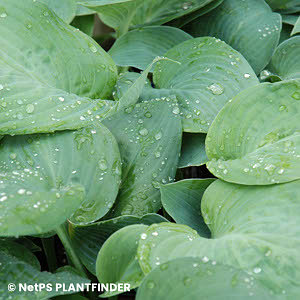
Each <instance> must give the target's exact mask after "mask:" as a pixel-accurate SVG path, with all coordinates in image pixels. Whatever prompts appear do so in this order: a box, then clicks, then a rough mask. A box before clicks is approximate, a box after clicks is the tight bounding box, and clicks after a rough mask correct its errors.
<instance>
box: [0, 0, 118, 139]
mask: <svg viewBox="0 0 300 300" xmlns="http://www.w3.org/2000/svg"><path fill="white" fill-rule="evenodd" d="M0 10H1V18H0V44H1V47H0V99H1V100H0V134H24V133H26V134H28V133H37V132H49V131H55V130H62V129H75V128H79V127H83V126H84V125H85V124H87V123H88V122H90V121H91V119H93V117H94V115H95V110H97V109H98V102H99V101H96V100H91V99H89V98H93V99H97V98H104V99H105V98H106V97H108V96H109V95H110V94H111V91H112V88H113V86H114V84H115V81H116V66H115V64H114V62H113V61H112V59H111V58H110V56H109V55H108V54H107V53H105V51H104V50H103V49H102V48H101V47H100V46H99V45H98V44H97V43H96V42H95V41H93V40H92V39H91V38H89V37H88V36H86V35H85V34H83V33H81V32H79V31H78V30H76V29H74V28H73V27H70V26H69V25H67V24H65V23H64V22H63V21H61V20H60V19H59V18H58V17H57V16H56V15H55V14H54V13H53V12H52V11H51V10H49V9H48V8H47V7H46V6H45V5H44V4H43V3H40V2H37V1H36V2H34V1H32V0H22V1H19V0H3V1H1V4H0ZM87 97H88V98H87ZM102 105H104V104H102Z"/></svg>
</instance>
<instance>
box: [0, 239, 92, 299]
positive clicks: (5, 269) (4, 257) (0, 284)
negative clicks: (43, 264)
mask: <svg viewBox="0 0 300 300" xmlns="http://www.w3.org/2000/svg"><path fill="white" fill-rule="evenodd" d="M36 261H37V259H36V258H35V256H34V255H33V254H31V252H30V251H29V250H28V249H26V248H25V247H23V246H21V245H18V244H16V243H14V242H8V241H6V242H2V241H1V242H0V265H1V267H0V294H1V298H2V299H22V300H40V299H49V298H51V299H52V297H54V296H57V295H65V294H72V293H74V292H75V291H74V290H72V289H71V290H68V287H69V286H70V285H71V284H73V285H75V286H76V284H85V283H89V282H90V280H89V279H86V278H83V277H81V276H78V275H77V274H76V273H75V272H71V271H66V270H65V271H61V272H57V273H55V274H52V273H49V272H45V271H44V272H40V266H39V265H37V264H36ZM11 284H14V285H15V287H16V289H15V290H14V291H13V292H11V291H9V290H8V288H7V287H8V286H9V285H11ZM19 284H23V285H25V284H27V285H32V284H37V285H39V284H45V285H46V284H51V286H52V290H51V291H47V289H46V288H44V289H41V291H27V292H24V291H22V290H19ZM56 284H60V285H61V288H60V289H56ZM63 284H65V289H63V288H62V286H63Z"/></svg>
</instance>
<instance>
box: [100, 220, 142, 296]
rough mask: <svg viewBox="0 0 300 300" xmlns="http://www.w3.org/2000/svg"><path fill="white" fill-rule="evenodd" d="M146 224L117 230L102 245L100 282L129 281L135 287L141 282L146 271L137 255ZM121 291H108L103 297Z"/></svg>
mask: <svg viewBox="0 0 300 300" xmlns="http://www.w3.org/2000/svg"><path fill="white" fill-rule="evenodd" d="M146 229H147V226H146V225H141V224H136V225H131V226H127V227H124V228H122V229H120V230H118V231H117V232H115V233H114V234H113V235H112V236H111V237H110V238H109V239H108V240H107V241H106V242H105V243H104V245H103V246H102V248H101V250H100V252H99V254H98V257H97V262H96V273H97V278H98V280H99V282H103V283H129V284H130V288H131V289H134V288H136V287H137V286H139V284H140V283H141V281H142V279H143V277H144V273H143V271H142V270H141V267H140V266H139V262H138V259H137V257H136V251H137V247H138V241H139V239H140V237H141V236H142V234H143V232H144V231H145V230H146ZM116 294H120V292H118V291H115V292H106V293H105V294H104V295H102V296H101V297H106V296H107V295H110V296H112V295H116Z"/></svg>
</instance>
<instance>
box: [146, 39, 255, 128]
mask: <svg viewBox="0 0 300 300" xmlns="http://www.w3.org/2000/svg"><path fill="white" fill-rule="evenodd" d="M164 56H165V57H167V58H169V59H172V60H175V61H178V62H179V63H180V64H176V63H173V62H169V61H160V62H158V63H157V65H156V67H155V69H154V73H153V80H154V84H155V87H156V89H144V91H143V93H142V95H141V98H142V99H146V100H149V99H153V98H159V97H163V96H164V97H168V96H171V95H175V96H176V98H177V101H178V104H179V106H180V111H181V113H180V114H181V116H182V120H183V129H184V131H187V132H207V131H208V128H209V126H210V124H211V122H212V121H213V119H214V118H215V116H216V115H217V113H218V112H219V110H220V109H221V108H222V107H223V106H224V104H225V103H227V101H228V100H229V99H231V98H232V97H234V96H235V95H236V94H238V93H239V92H240V91H241V90H243V89H245V88H247V87H250V86H253V85H256V84H257V83H258V80H257V78H256V75H255V74H254V72H253V70H252V69H251V67H250V65H249V64H248V62H247V61H246V60H245V59H244V58H243V57H242V55H240V54H239V53H238V52H237V51H235V50H233V49H232V48H231V47H230V46H228V45H226V44H225V43H224V42H221V41H220V40H217V39H215V38H211V37H204V38H197V39H191V40H188V41H185V42H183V43H181V44H179V45H177V46H175V47H173V48H172V49H171V50H169V51H168V52H167V53H165V55H164ZM178 113H179V111H178Z"/></svg>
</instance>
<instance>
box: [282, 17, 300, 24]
mask: <svg viewBox="0 0 300 300" xmlns="http://www.w3.org/2000/svg"><path fill="white" fill-rule="evenodd" d="M281 17H282V22H283V23H285V24H288V25H292V26H294V25H295V24H296V22H297V20H298V16H296V15H282V16H281Z"/></svg>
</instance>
